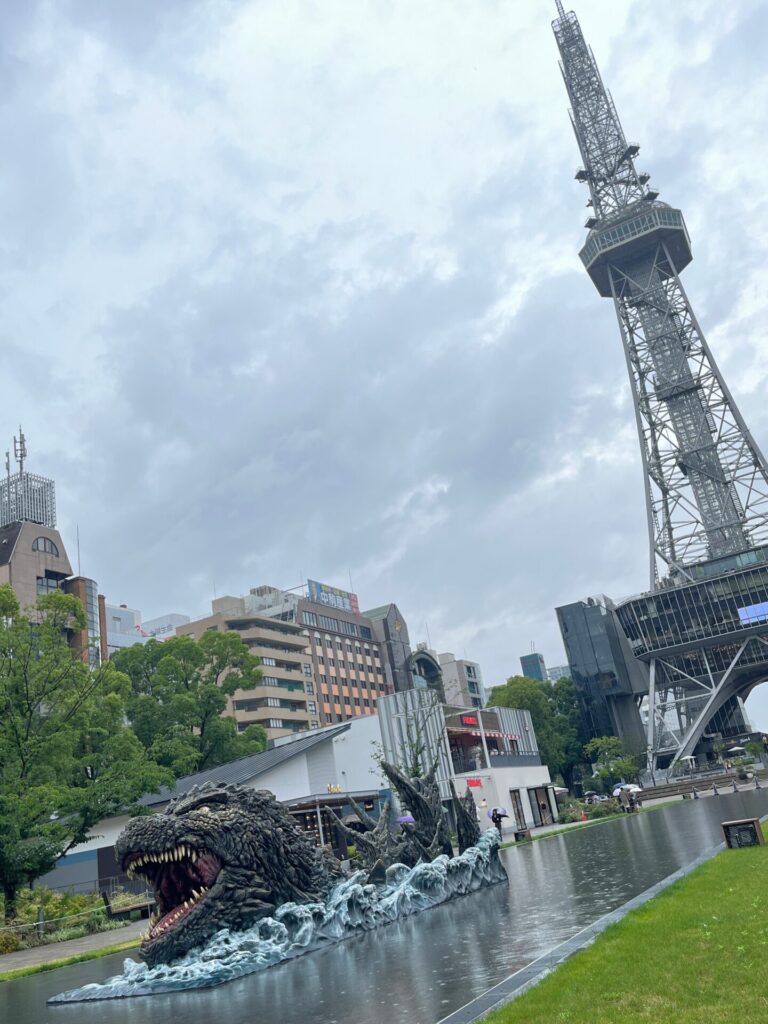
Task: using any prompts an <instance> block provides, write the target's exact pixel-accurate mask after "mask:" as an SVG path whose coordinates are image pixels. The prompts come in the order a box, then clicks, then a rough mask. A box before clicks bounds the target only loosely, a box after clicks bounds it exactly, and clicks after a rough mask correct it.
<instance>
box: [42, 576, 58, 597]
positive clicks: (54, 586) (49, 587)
mask: <svg viewBox="0 0 768 1024" xmlns="http://www.w3.org/2000/svg"><path fill="white" fill-rule="evenodd" d="M58 589H59V581H58V580H55V579H54V578H53V577H52V576H38V577H37V592H38V594H41V595H42V594H51V593H53V591H54V590H58Z"/></svg>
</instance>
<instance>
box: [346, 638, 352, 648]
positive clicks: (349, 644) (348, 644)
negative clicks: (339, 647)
mask: <svg viewBox="0 0 768 1024" xmlns="http://www.w3.org/2000/svg"><path fill="white" fill-rule="evenodd" d="M347 650H348V651H351V650H352V641H351V640H347Z"/></svg>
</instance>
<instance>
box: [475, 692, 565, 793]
mask: <svg viewBox="0 0 768 1024" xmlns="http://www.w3.org/2000/svg"><path fill="white" fill-rule="evenodd" d="M488 704H489V707H506V708H522V709H524V710H526V711H530V713H531V720H532V722H533V728H534V731H535V733H536V740H537V742H538V745H539V753H540V754H541V760H542V761H543V763H544V764H546V765H547V766H548V767H549V770H550V771H551V773H552V774H553V775H556V774H559V775H561V776H562V778H563V781H564V782H565V784H566V786H568V787H569V788H570V787H571V786H572V785H573V778H574V773H575V771H576V769H577V767H578V766H579V765H580V764H581V763H582V762H583V756H582V749H583V741H584V738H583V736H582V732H581V716H580V714H579V707H578V702H577V700H576V692H575V689H574V686H573V683H572V682H571V680H570V679H559V680H558V681H557V682H556V683H550V682H541V681H540V680H538V679H529V678H528V677H527V676H511V677H510V678H509V679H508V680H507V681H506V683H505V684H504V685H503V686H496V687H494V688H493V690H492V691H491V698H490V700H489V702H488Z"/></svg>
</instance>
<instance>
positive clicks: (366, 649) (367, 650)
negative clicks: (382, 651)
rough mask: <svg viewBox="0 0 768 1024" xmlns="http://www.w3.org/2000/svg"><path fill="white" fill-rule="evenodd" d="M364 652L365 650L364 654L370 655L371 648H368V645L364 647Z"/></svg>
mask: <svg viewBox="0 0 768 1024" xmlns="http://www.w3.org/2000/svg"><path fill="white" fill-rule="evenodd" d="M364 650H365V653H366V654H370V653H371V648H370V647H369V646H368V644H366V645H365V648H364Z"/></svg>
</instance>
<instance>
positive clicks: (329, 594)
mask: <svg viewBox="0 0 768 1024" xmlns="http://www.w3.org/2000/svg"><path fill="white" fill-rule="evenodd" d="M307 593H308V594H309V600H310V601H317V602H318V603H319V604H324V605H327V606H328V608H336V609H338V611H340V612H352V613H353V615H359V614H360V603H359V601H358V600H357V594H351V593H350V592H349V591H348V590H339V589H338V587H329V586H328V584H327V583H318V582H317V580H307Z"/></svg>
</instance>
